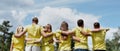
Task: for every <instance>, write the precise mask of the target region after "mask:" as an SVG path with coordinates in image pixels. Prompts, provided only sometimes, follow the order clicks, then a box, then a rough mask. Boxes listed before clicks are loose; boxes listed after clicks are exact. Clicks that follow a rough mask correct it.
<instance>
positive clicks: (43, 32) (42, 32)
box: [41, 30, 53, 37]
mask: <svg viewBox="0 0 120 51" xmlns="http://www.w3.org/2000/svg"><path fill="white" fill-rule="evenodd" d="M41 34H42V35H43V37H49V36H52V35H53V33H49V34H46V33H45V31H44V30H43V31H41Z"/></svg>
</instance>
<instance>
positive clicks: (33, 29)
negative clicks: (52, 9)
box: [14, 17, 52, 51]
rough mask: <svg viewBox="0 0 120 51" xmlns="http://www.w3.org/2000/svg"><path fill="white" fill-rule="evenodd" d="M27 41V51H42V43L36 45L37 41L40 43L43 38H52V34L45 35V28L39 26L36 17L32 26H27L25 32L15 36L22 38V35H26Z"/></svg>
mask: <svg viewBox="0 0 120 51" xmlns="http://www.w3.org/2000/svg"><path fill="white" fill-rule="evenodd" d="M26 33H27V36H26V39H27V40H28V39H29V41H27V42H26V48H25V51H41V48H40V46H41V44H40V43H35V41H38V40H39V41H40V40H41V39H42V37H47V36H51V35H52V34H48V35H47V34H45V32H44V31H43V27H42V26H39V25H38V18H37V17H34V18H33V19H32V24H31V25H28V26H26V28H25V29H24V31H23V32H21V33H18V34H17V33H16V34H15V35H14V36H15V37H21V36H22V35H24V34H26Z"/></svg>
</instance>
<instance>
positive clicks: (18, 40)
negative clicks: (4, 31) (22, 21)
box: [12, 35, 25, 51]
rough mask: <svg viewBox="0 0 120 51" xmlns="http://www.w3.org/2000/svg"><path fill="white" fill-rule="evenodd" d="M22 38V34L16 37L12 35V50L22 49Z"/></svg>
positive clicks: (19, 50) (22, 50) (20, 50)
mask: <svg viewBox="0 0 120 51" xmlns="http://www.w3.org/2000/svg"><path fill="white" fill-rule="evenodd" d="M24 39H25V36H24V35H23V36H21V37H20V38H16V37H14V35H13V36H12V43H13V51H24Z"/></svg>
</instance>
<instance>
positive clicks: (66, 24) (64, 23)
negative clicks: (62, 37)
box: [60, 21, 68, 30]
mask: <svg viewBox="0 0 120 51" xmlns="http://www.w3.org/2000/svg"><path fill="white" fill-rule="evenodd" d="M63 25H65V26H66V29H67V30H68V23H67V22H66V21H63V22H62V23H61V26H60V27H62V26H63ZM60 29H61V28H60Z"/></svg>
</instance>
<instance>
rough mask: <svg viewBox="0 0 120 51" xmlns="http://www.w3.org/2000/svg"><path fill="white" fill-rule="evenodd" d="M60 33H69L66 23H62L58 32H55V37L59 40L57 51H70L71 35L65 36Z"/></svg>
mask: <svg viewBox="0 0 120 51" xmlns="http://www.w3.org/2000/svg"><path fill="white" fill-rule="evenodd" d="M61 31H69V29H68V23H67V22H65V21H63V22H62V23H61V26H60V31H58V32H57V34H56V37H58V39H59V47H58V51H71V38H72V37H71V36H72V34H69V35H66V34H64V33H62V32H61Z"/></svg>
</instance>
